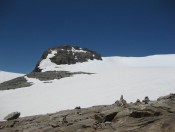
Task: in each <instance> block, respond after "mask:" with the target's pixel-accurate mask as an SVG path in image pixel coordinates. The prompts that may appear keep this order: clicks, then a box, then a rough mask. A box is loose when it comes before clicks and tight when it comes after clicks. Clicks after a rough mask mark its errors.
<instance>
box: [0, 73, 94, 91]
mask: <svg viewBox="0 0 175 132" xmlns="http://www.w3.org/2000/svg"><path fill="white" fill-rule="evenodd" d="M76 74H89V75H90V74H93V73H86V72H68V71H48V72H32V73H29V74H27V75H26V76H27V77H28V78H36V79H39V80H40V81H50V80H54V79H61V78H65V77H71V76H73V75H76ZM31 85H33V84H32V83H30V82H28V81H27V80H26V78H25V76H23V77H18V78H15V79H13V80H10V81H6V82H3V83H1V84H0V90H9V89H17V88H23V87H29V86H31Z"/></svg>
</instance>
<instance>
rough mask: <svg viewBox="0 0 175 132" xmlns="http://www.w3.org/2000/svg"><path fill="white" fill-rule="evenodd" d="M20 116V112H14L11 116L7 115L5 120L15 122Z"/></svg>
mask: <svg viewBox="0 0 175 132" xmlns="http://www.w3.org/2000/svg"><path fill="white" fill-rule="evenodd" d="M19 116H20V112H13V113H10V114H9V115H7V116H6V117H4V120H7V121H9V120H14V119H18V118H19Z"/></svg>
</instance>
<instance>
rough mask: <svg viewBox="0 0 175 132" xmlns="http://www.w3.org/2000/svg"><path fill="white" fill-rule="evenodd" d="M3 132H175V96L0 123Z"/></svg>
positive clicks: (78, 109) (123, 102)
mask: <svg viewBox="0 0 175 132" xmlns="http://www.w3.org/2000/svg"><path fill="white" fill-rule="evenodd" d="M0 131H1V132H11V131H12V132H13V131H14V132H175V94H170V95H168V96H164V97H160V98H158V99H157V101H150V100H149V98H148V97H146V98H145V99H144V100H143V101H140V100H137V101H136V102H135V103H127V102H126V101H125V100H124V99H123V97H122V96H121V99H120V100H118V101H116V102H115V103H114V104H112V105H102V106H94V107H90V108H81V107H76V108H75V109H74V110H65V111H60V112H57V113H52V114H47V115H37V116H31V117H24V118H19V119H15V120H10V121H4V122H0Z"/></svg>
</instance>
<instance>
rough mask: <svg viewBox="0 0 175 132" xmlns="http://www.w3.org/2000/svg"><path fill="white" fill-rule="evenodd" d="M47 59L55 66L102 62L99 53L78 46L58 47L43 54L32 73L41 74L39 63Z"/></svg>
mask: <svg viewBox="0 0 175 132" xmlns="http://www.w3.org/2000/svg"><path fill="white" fill-rule="evenodd" d="M49 56H50V57H49ZM48 57H49V59H50V60H51V62H52V63H54V64H57V65H62V64H68V65H70V64H76V63H78V62H80V63H82V62H86V61H88V60H94V59H96V60H102V58H101V55H100V54H99V53H97V52H95V51H92V50H89V49H87V48H80V47H78V46H70V45H64V46H58V47H54V48H49V49H48V50H46V51H45V52H44V53H43V55H42V57H41V59H40V60H39V62H38V63H37V65H36V67H35V69H34V72H41V69H40V63H41V62H42V61H43V60H45V59H47V58H48Z"/></svg>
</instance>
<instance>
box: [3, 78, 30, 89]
mask: <svg viewBox="0 0 175 132" xmlns="http://www.w3.org/2000/svg"><path fill="white" fill-rule="evenodd" d="M31 85H32V83H30V82H27V80H26V78H25V77H24V76H23V77H18V78H15V79H12V80H10V81H6V82H3V83H0V90H9V89H17V88H23V87H29V86H31Z"/></svg>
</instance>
